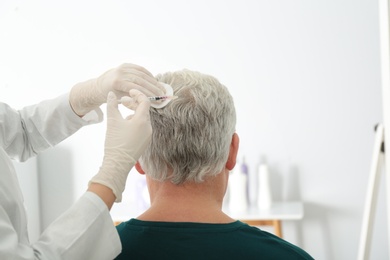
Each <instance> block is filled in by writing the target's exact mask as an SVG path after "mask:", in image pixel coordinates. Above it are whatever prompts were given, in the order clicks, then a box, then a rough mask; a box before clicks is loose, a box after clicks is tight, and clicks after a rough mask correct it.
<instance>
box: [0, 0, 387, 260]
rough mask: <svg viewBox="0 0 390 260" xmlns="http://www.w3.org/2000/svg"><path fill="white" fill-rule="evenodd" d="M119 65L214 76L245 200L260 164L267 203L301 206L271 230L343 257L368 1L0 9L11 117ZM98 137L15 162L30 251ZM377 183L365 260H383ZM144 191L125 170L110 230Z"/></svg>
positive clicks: (361, 119) (358, 172) (368, 141)
mask: <svg viewBox="0 0 390 260" xmlns="http://www.w3.org/2000/svg"><path fill="white" fill-rule="evenodd" d="M122 63H135V64H138V65H141V66H144V67H145V68H147V69H148V70H149V71H150V72H152V73H153V74H158V73H164V72H166V71H173V70H178V69H183V68H187V69H192V70H197V71H200V72H203V73H207V74H211V75H213V76H215V77H217V78H218V79H219V80H220V81H221V82H222V83H223V84H224V85H226V86H227V87H228V88H229V90H230V91H231V93H232V95H233V97H234V100H235V104H236V110H237V117H238V121H237V132H238V134H239V136H240V140H241V143H240V152H239V159H240V161H241V160H243V159H244V158H245V162H246V163H247V164H248V168H249V176H250V177H249V184H250V185H249V192H250V202H251V203H252V204H255V203H256V196H255V194H256V189H257V187H256V185H255V184H256V179H257V175H256V174H257V169H258V166H259V164H260V163H261V162H266V163H267V165H268V166H269V171H270V175H271V176H270V178H271V179H270V181H271V185H272V195H273V199H274V200H275V201H293V200H300V201H302V202H303V203H304V209H305V214H304V218H303V219H302V220H301V221H285V222H283V229H284V230H283V231H284V238H285V239H286V240H288V241H290V242H291V243H294V244H296V245H298V246H300V247H302V248H303V249H305V250H306V251H308V252H309V253H310V254H311V255H312V256H313V257H314V258H315V259H329V260H335V259H355V258H356V257H357V252H358V247H359V237H360V232H361V224H362V217H363V210H364V202H365V196H366V191H367V183H368V178H369V171H370V164H371V156H372V153H373V145H374V137H375V132H374V126H375V124H377V123H378V122H382V121H383V120H382V97H381V84H380V80H381V79H380V46H379V20H378V3H377V1H370V0H318V1H307V0H293V1H291V0H274V1H265V0H240V1H238V0H212V1H210V0H207V1H206V0H196V1H194V0H187V1H179V0H165V1H158V0H143V1H125V0H109V1H108V0H107V1H92V0H85V1H75V0H69V1H49V0H29V1H27V0H20V1H11V0H2V1H1V2H0V74H1V77H0V93H1V101H2V102H6V103H8V104H9V105H11V106H13V107H14V108H16V109H19V108H22V107H23V106H25V105H29V104H34V103H36V102H39V101H41V100H43V99H48V98H53V97H56V96H58V95H60V94H62V93H66V92H68V91H69V90H70V88H71V87H72V86H73V85H74V84H76V83H77V82H80V81H84V80H87V79H90V78H93V77H97V76H100V75H101V74H102V73H103V72H105V71H106V70H108V69H110V68H113V67H116V66H119V65H120V64H122ZM102 109H103V111H105V107H104V106H102ZM104 134H105V123H101V124H98V125H94V126H89V127H86V128H83V129H81V130H80V131H79V132H77V133H76V134H74V135H73V136H71V137H70V138H68V139H67V140H66V141H64V142H63V143H61V144H60V145H58V146H56V147H54V148H51V149H49V150H47V151H45V152H44V153H43V154H41V155H40V156H38V157H37V158H33V159H31V160H29V161H28V162H26V163H15V165H16V167H17V171H18V174H19V180H20V183H21V185H22V188H23V193H24V196H25V200H26V207H27V210H28V213H29V225H30V227H29V228H30V236H31V241H35V240H36V239H37V237H38V236H39V233H40V232H41V231H42V230H43V229H44V228H45V227H46V226H47V225H48V224H49V223H50V222H52V221H53V220H54V219H55V218H56V217H57V216H58V215H59V214H61V213H62V212H63V211H64V210H66V209H67V208H68V207H70V205H72V204H73V203H74V202H75V201H76V199H77V198H79V197H80V196H81V194H82V193H83V192H84V191H85V190H86V188H87V183H88V181H89V179H90V178H91V177H92V176H93V175H94V174H95V173H96V172H97V170H98V168H99V166H100V163H101V161H102V158H103V143H104ZM383 183H384V178H382V181H381V185H380V190H379V200H378V209H377V212H376V217H375V225H374V233H373V243H372V253H371V257H372V259H389V255H388V238H387V229H386V228H387V223H386V202H385V188H384V187H385V186H384V185H383ZM144 192H145V187H144V179H143V177H142V176H140V175H139V174H138V173H137V172H136V171H132V172H131V173H130V176H129V178H128V185H127V189H126V192H125V194H124V199H123V202H122V203H120V204H116V205H115V206H114V207H113V209H112V212H111V214H112V216H113V219H114V220H127V219H129V218H131V217H135V216H137V214H139V212H140V211H142V210H143V209H144V208H145V207H147V199H146V200H145V199H144Z"/></svg>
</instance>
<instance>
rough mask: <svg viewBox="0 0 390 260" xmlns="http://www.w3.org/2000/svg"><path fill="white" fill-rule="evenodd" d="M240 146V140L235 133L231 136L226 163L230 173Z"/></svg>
mask: <svg viewBox="0 0 390 260" xmlns="http://www.w3.org/2000/svg"><path fill="white" fill-rule="evenodd" d="M239 145H240V138H239V137H238V134H237V133H234V134H233V137H232V142H231V143H230V151H229V157H228V160H227V162H226V168H227V169H228V170H229V171H231V170H233V168H234V166H235V165H236V160H237V153H238V147H239Z"/></svg>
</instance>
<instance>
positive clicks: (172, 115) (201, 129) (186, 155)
mask: <svg viewBox="0 0 390 260" xmlns="http://www.w3.org/2000/svg"><path fill="white" fill-rule="evenodd" d="M156 78H157V79H158V80H159V81H160V82H164V83H166V84H169V85H170V86H172V88H173V91H174V95H176V96H178V98H177V99H174V100H172V101H170V103H168V105H167V106H166V107H164V108H162V109H156V108H151V111H150V117H151V123H152V128H153V135H152V141H151V144H150V146H149V147H148V149H147V150H146V152H145V153H144V154H143V156H142V157H141V159H140V163H141V166H142V168H143V170H144V171H145V173H146V174H148V175H149V177H151V178H153V179H155V180H158V181H166V180H170V181H171V182H172V183H174V184H183V183H185V182H198V183H199V182H202V181H203V180H204V179H205V178H207V177H209V176H215V175H217V174H218V173H220V172H221V171H222V170H223V168H224V166H225V163H226V160H227V158H228V154H229V147H230V143H231V139H232V135H233V134H234V132H235V125H236V113H235V107H234V103H233V98H232V96H231V95H230V93H229V91H228V89H227V88H226V87H225V86H223V85H222V84H221V83H220V82H219V81H218V80H217V79H216V78H214V77H212V76H209V75H205V74H202V73H199V72H195V71H190V70H181V71H176V72H168V73H165V74H162V75H161V74H160V75H158V76H157V77H156Z"/></svg>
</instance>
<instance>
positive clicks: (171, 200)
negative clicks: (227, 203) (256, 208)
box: [138, 178, 235, 223]
mask: <svg viewBox="0 0 390 260" xmlns="http://www.w3.org/2000/svg"><path fill="white" fill-rule="evenodd" d="M217 179H218V178H217ZM217 179H213V180H209V181H205V182H204V183H201V184H199V183H186V184H183V185H174V184H172V183H171V182H169V181H168V182H163V183H161V182H160V183H158V182H155V181H151V182H152V183H150V185H149V189H150V195H151V206H150V208H149V209H148V210H147V211H145V212H144V213H143V214H142V215H140V216H139V217H138V219H139V220H146V221H164V222H200V223H231V222H234V221H235V220H234V219H232V218H230V217H229V216H227V215H226V214H225V213H223V212H222V202H223V197H224V194H225V190H226V187H225V186H224V184H223V183H220V182H218V180H217ZM216 181H217V182H216Z"/></svg>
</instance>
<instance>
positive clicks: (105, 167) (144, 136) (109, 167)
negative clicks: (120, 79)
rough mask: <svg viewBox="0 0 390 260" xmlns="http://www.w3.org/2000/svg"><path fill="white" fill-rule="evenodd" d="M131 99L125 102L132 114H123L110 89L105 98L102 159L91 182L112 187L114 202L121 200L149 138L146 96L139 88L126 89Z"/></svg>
mask: <svg viewBox="0 0 390 260" xmlns="http://www.w3.org/2000/svg"><path fill="white" fill-rule="evenodd" d="M129 94H130V97H131V98H132V99H133V102H132V103H131V104H127V106H129V107H131V108H135V112H134V114H133V115H131V116H128V117H127V118H123V117H122V115H121V113H120V112H119V110H118V98H117V97H116V95H115V94H114V93H113V92H110V93H109V94H108V98H107V132H106V140H105V144H104V159H103V163H102V166H101V167H100V169H99V172H98V173H97V174H96V175H95V176H94V177H93V178H92V179H91V181H90V183H89V184H91V183H100V184H102V185H105V186H107V187H109V188H110V189H112V191H113V192H114V195H115V196H116V200H115V202H120V201H121V200H122V192H123V191H124V189H125V184H126V179H127V175H128V174H129V172H130V170H131V168H132V167H133V166H134V165H135V163H136V161H137V160H138V159H139V157H140V156H141V154H142V153H143V152H144V150H145V149H146V147H147V145H148V144H149V142H150V140H151V135H152V126H151V124H150V117H149V107H150V101H149V99H148V98H147V97H146V96H145V95H144V94H142V93H141V92H140V91H138V90H135V89H132V90H130V92H129Z"/></svg>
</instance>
